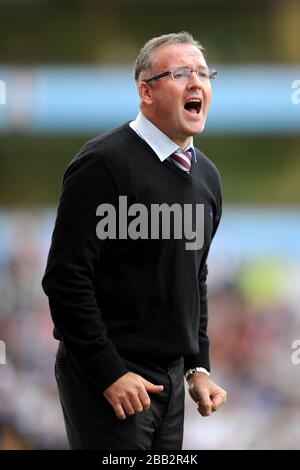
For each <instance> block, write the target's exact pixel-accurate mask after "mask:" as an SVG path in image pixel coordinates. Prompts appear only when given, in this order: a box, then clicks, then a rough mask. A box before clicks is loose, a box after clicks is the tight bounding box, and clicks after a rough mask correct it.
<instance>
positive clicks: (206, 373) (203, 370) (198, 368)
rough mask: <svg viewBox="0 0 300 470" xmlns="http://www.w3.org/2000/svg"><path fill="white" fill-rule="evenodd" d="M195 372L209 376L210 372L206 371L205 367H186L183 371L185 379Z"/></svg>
mask: <svg viewBox="0 0 300 470" xmlns="http://www.w3.org/2000/svg"><path fill="white" fill-rule="evenodd" d="M196 372H201V373H202V374H205V375H207V376H208V377H209V376H210V373H209V372H208V370H207V369H205V367H193V368H191V369H188V370H187V371H186V372H185V373H184V376H185V378H186V379H188V378H190V377H191V376H192V375H193V374H195V373H196Z"/></svg>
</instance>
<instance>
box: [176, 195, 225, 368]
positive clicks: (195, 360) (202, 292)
mask: <svg viewBox="0 0 300 470" xmlns="http://www.w3.org/2000/svg"><path fill="white" fill-rule="evenodd" d="M221 214H222V193H221V188H220V186H219V188H218V192H217V197H216V211H215V216H214V220H213V231H212V236H211V241H212V240H213V238H214V236H215V234H216V231H217V229H218V226H219V223H220V219H221ZM208 253H209V248H208V249H207V250H206V251H205V253H203V258H202V262H201V265H200V269H199V277H198V279H199V296H200V322H199V329H198V342H199V352H198V354H195V355H189V356H185V357H184V371H185V372H186V371H187V370H188V369H192V368H194V367H204V368H205V369H206V370H207V371H210V359H209V338H208V335H207V325H208V300H207V275H208V268H207V257H208Z"/></svg>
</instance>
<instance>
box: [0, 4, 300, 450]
mask: <svg viewBox="0 0 300 470" xmlns="http://www.w3.org/2000/svg"><path fill="white" fill-rule="evenodd" d="M299 22H300V1H298V0H286V1H284V2H283V1H271V0H261V1H258V0H252V1H250V0H249V1H242V0H240V1H238V0H235V1H233V0H228V1H225V0H223V1H222V0H218V1H217V0H210V1H204V0H202V1H201V0H197V1H196V0H195V1H192V0H185V1H183V0H182V1H179V0H177V1H175V0H169V1H167V0H159V1H156V0H153V1H152V2H151V3H149V2H146V1H142V0H140V1H137V0H136V1H134V0H123V1H116V0H115V1H114V0H111V1H109V2H108V1H107V2H104V1H79V0H77V1H76V0H74V1H72V2H68V1H55V0H52V1H51V0H48V1H47V0H39V1H37V0H36V1H34V0H31V1H29V0H28V1H26V0H23V1H21V0H14V1H12V0H11V1H4V0H0V83H2V92H3V89H4V87H3V82H4V83H5V85H6V104H0V340H2V341H4V342H5V344H6V364H0V448H1V449H64V448H66V447H67V443H66V440H65V431H64V427H63V422H62V415H61V411H60V405H59V401H58V395H57V390H56V384H55V381H54V376H53V363H54V356H55V350H56V344H55V341H54V340H53V339H52V335H51V329H52V324H51V319H50V315H49V312H48V305H47V301H46V298H45V296H44V294H43V292H42V290H41V287H40V280H41V276H42V273H43V271H44V268H45V262H46V256H47V252H48V248H49V243H50V237H51V232H52V229H53V222H54V217H55V208H56V205H57V201H58V197H59V189H60V183H61V178H62V174H63V171H64V169H65V167H66V165H67V164H68V162H69V161H70V160H71V159H72V158H73V156H74V154H75V153H76V152H77V150H78V149H79V148H80V147H81V146H82V144H83V143H84V142H86V140H88V139H90V138H91V137H93V136H94V135H96V134H99V133H101V132H102V131H104V130H106V129H108V128H111V127H113V126H117V125H118V124H120V123H122V122H123V121H125V120H130V119H133V118H134V117H135V115H136V114H137V111H138V100H137V97H136V94H135V88H134V84H133V81H132V79H131V67H132V64H133V62H134V59H135V57H136V54H137V53H138V50H139V48H140V47H141V46H142V45H143V44H144V42H145V41H146V40H147V39H149V38H150V37H152V36H155V35H159V34H163V33H166V32H174V31H180V30H188V31H190V32H191V33H192V34H194V35H195V37H197V38H198V39H199V40H200V41H201V42H203V44H204V45H205V47H206V55H207V60H208V63H209V64H210V65H211V66H214V67H215V68H217V70H218V72H219V76H218V78H217V80H216V81H215V82H214V83H213V89H214V102H213V106H212V110H211V114H210V116H209V120H208V123H207V128H206V131H205V134H204V135H202V136H200V137H198V138H197V139H196V144H197V146H198V147H199V148H200V149H202V150H203V151H204V152H205V153H206V154H207V155H208V156H209V157H210V158H211V159H212V160H213V161H214V162H215V163H216V164H217V166H218V167H219V169H220V171H221V174H222V178H223V192H224V216H223V220H222V223H221V226H220V229H219V232H218V234H217V236H216V238H215V242H214V245H213V247H212V251H211V257H210V263H209V271H210V274H209V294H210V325H209V333H210V337H211V344H212V346H211V352H212V364H213V378H214V379H215V380H216V381H218V383H220V385H222V386H224V388H226V389H227V390H228V401H227V403H226V406H224V408H223V409H222V410H221V411H219V412H218V413H216V414H215V415H213V416H212V417H210V418H209V419H208V418H206V419H204V418H202V417H200V415H198V414H197V411H196V408H195V406H194V403H193V402H192V401H191V399H190V398H189V397H188V398H187V400H186V419H185V437H184V447H185V448H186V449H299V448H300V393H299V388H300V374H299V373H300V364H299V365H297V364H294V363H293V362H292V353H293V349H292V343H293V341H295V340H297V339H300V319H299V303H300V240H299V237H300V210H299V202H300V104H298V105H297V102H299V101H300V93H298V94H297V89H295V88H293V84H294V87H296V86H297V83H295V81H296V80H300V46H299V44H300V33H299ZM1 81H2V82H1ZM299 84H300V83H299ZM299 84H298V86H299ZM293 93H294V94H293ZM3 101H4V100H3V96H2V103H3ZM0 102H1V100H0ZM2 362H3V361H2Z"/></svg>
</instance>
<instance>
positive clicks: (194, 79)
mask: <svg viewBox="0 0 300 470" xmlns="http://www.w3.org/2000/svg"><path fill="white" fill-rule="evenodd" d="M187 86H188V88H190V89H193V88H201V89H202V87H203V80H201V78H200V77H199V76H198V74H197V72H196V70H193V71H192V75H191V76H190V78H189V80H188V84H187Z"/></svg>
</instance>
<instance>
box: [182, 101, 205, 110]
mask: <svg viewBox="0 0 300 470" xmlns="http://www.w3.org/2000/svg"><path fill="white" fill-rule="evenodd" d="M201 108H202V101H201V100H200V99H199V100H198V99H197V100H196V99H192V100H188V101H187V102H186V103H185V105H184V109H185V110H186V111H189V112H190V113H193V114H199V113H200V111H201Z"/></svg>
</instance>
